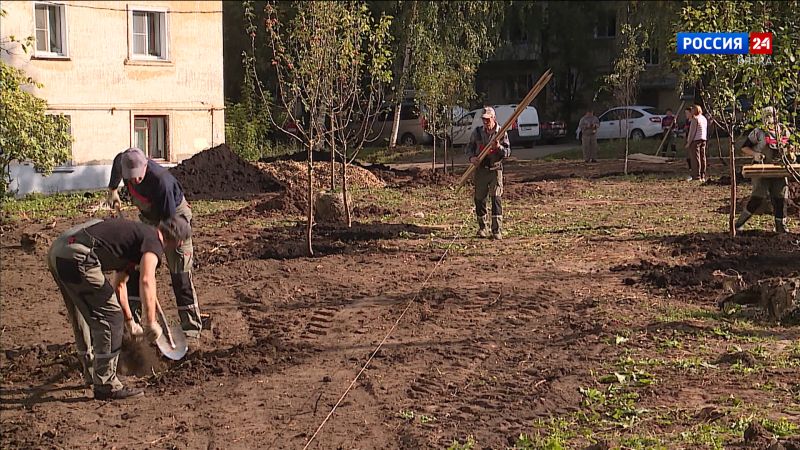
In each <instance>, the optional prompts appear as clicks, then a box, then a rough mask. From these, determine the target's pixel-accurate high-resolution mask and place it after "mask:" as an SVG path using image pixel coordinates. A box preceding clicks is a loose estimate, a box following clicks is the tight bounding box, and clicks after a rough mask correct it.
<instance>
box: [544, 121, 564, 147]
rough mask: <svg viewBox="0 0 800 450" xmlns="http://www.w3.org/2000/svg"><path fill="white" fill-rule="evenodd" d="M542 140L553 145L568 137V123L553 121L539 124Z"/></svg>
mask: <svg viewBox="0 0 800 450" xmlns="http://www.w3.org/2000/svg"><path fill="white" fill-rule="evenodd" d="M539 129H540V131H541V134H542V140H543V141H544V142H546V143H548V144H553V143H555V142H556V141H557V140H559V139H561V138H563V137H565V136H566V135H567V123H566V122H564V121H563V120H551V121H546V122H542V123H540V124H539Z"/></svg>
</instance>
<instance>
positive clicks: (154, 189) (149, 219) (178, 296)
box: [108, 148, 203, 338]
mask: <svg viewBox="0 0 800 450" xmlns="http://www.w3.org/2000/svg"><path fill="white" fill-rule="evenodd" d="M123 180H124V182H125V185H126V186H127V188H128V192H130V194H131V201H132V202H133V204H134V205H136V207H137V208H139V219H140V220H141V221H142V222H144V223H147V224H150V225H153V226H157V225H158V224H159V223H160V222H161V221H164V220H168V219H172V218H175V217H181V218H183V219H185V220H186V222H187V223H189V226H190V227H191V223H192V210H191V209H190V208H189V203H188V202H187V201H186V198H185V197H184V195H183V189H181V185H180V183H178V180H176V179H175V177H174V176H172V174H171V173H170V172H169V170H167V169H165V168H164V167H161V166H160V165H159V164H158V163H157V162H155V161H153V160H151V159H147V157H146V156H145V155H144V153H143V152H142V151H141V150H139V149H138V148H129V149H127V150H125V151H124V152H122V153H120V154H118V155H117V156H116V157H115V158H114V163H113V165H112V166H111V180H110V181H109V183H108V205H109V206H110V207H111V208H112V209H118V208H119V207H120V205H121V200H120V198H119V193H118V192H117V188H118V187H119V183H120V181H123ZM193 252H194V249H193V247H192V239H191V238H187V239H185V240H184V241H183V243H182V244H181V245H180V246H179V247H177V248H174V249H170V250H167V252H166V256H167V267H168V268H169V273H170V276H171V278H172V290H173V292H174V293H175V301H176V303H177V305H178V315H179V316H180V318H181V328H182V329H183V331H184V333H185V334H186V336H188V337H193V338H199V337H200V331H201V330H202V328H203V323H202V318H201V316H200V306H199V305H198V303H197V293H196V292H195V289H194V282H193V281H192V265H193V261H194V259H193ZM136 278H137V275H136V273H135V272H132V273H131V280H132V281H133V283H132V286H130V287H131V289H130V290H131V291H132V295H131V307H132V309H133V311H134V314H135V315H136V316H137V317H138V315H139V309H140V304H141V303H140V301H139V298H138V295H137V294H136V293H135V285H136Z"/></svg>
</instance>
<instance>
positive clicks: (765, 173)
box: [742, 164, 800, 178]
mask: <svg viewBox="0 0 800 450" xmlns="http://www.w3.org/2000/svg"><path fill="white" fill-rule="evenodd" d="M791 167H792V168H793V169H794V171H795V172H800V164H792V165H791ZM742 176H744V177H745V178H753V177H759V178H783V177H788V176H790V174H789V169H788V168H787V167H785V166H781V165H778V164H747V165H745V166H742Z"/></svg>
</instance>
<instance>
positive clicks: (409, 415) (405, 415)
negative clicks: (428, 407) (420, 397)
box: [397, 409, 436, 425]
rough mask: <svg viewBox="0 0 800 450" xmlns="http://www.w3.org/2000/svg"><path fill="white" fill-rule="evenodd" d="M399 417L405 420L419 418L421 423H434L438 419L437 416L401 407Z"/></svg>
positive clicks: (410, 420)
mask: <svg viewBox="0 0 800 450" xmlns="http://www.w3.org/2000/svg"><path fill="white" fill-rule="evenodd" d="M397 417H399V418H401V419H403V420H405V421H406V422H413V421H414V419H416V418H419V423H420V424H422V425H425V424H428V423H432V422H435V421H436V417H435V416H429V415H426V414H417V413H415V412H414V411H413V410H410V409H401V410H400V411H399V412H398V413H397Z"/></svg>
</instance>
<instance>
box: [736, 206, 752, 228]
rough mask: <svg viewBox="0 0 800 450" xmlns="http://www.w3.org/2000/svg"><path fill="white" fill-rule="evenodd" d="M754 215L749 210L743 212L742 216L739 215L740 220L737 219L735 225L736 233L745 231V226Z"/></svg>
mask: <svg viewBox="0 0 800 450" xmlns="http://www.w3.org/2000/svg"><path fill="white" fill-rule="evenodd" d="M752 215H753V213H751V212H750V211H748V210H747V209H744V210H743V211H742V214H740V215H739V218H738V219H736V223H735V225H734V226H735V227H736V231H739V232H741V231H743V230H744V224H745V223H747V221H748V220H749V219H750V217H752Z"/></svg>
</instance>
